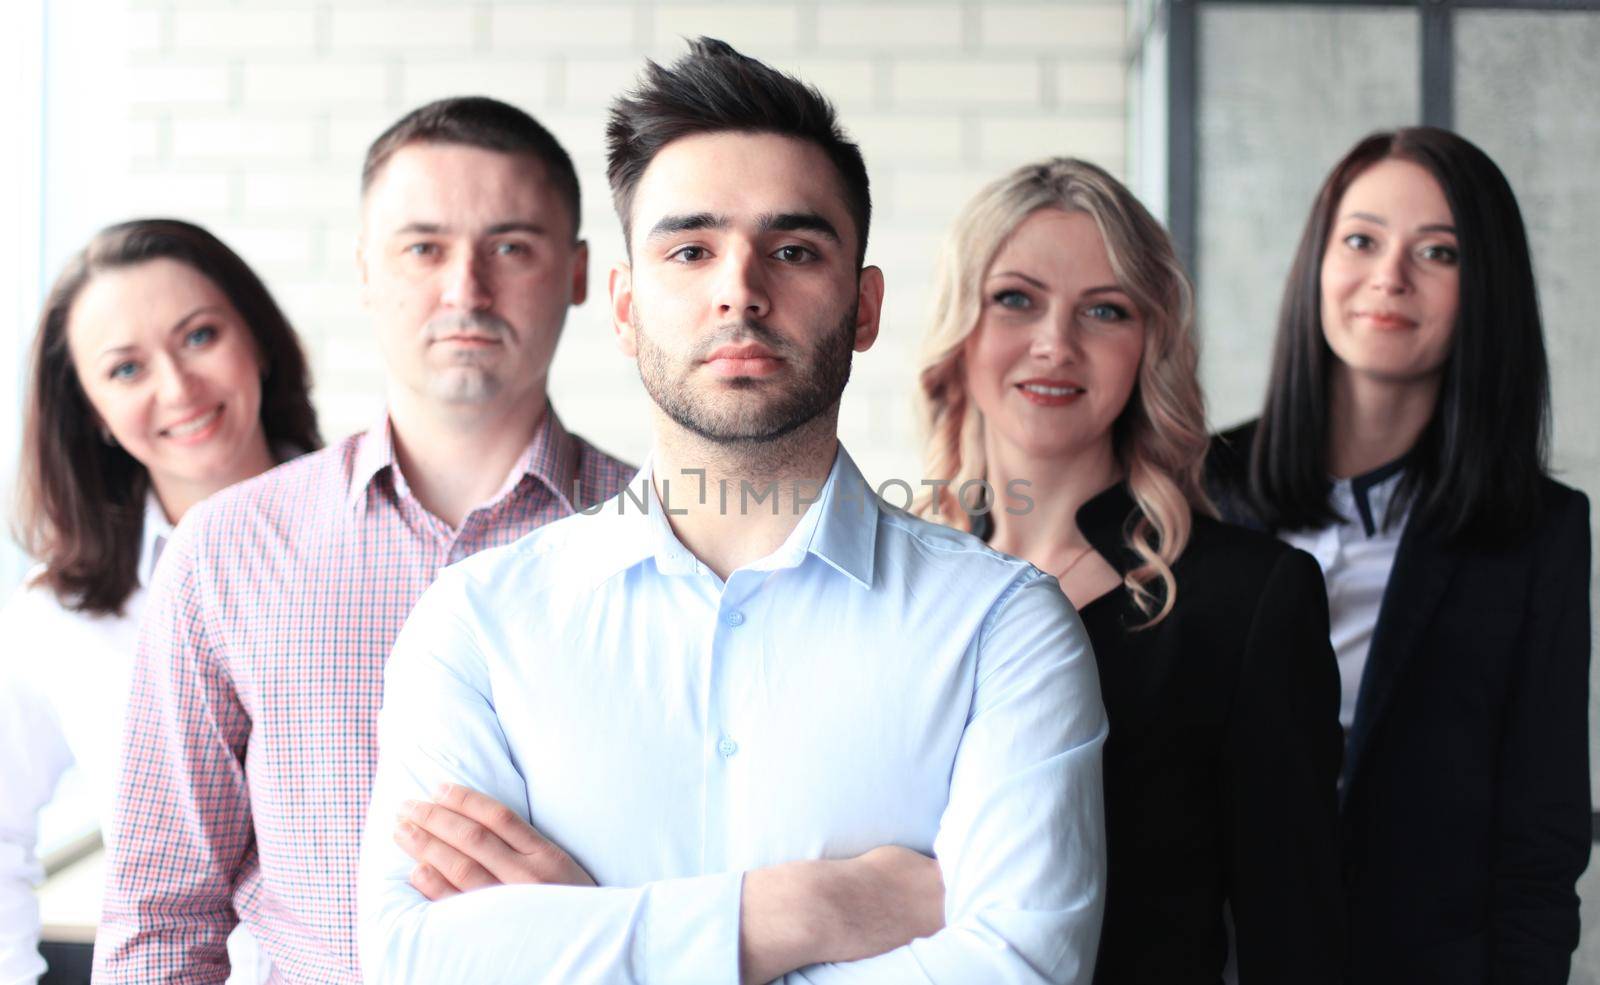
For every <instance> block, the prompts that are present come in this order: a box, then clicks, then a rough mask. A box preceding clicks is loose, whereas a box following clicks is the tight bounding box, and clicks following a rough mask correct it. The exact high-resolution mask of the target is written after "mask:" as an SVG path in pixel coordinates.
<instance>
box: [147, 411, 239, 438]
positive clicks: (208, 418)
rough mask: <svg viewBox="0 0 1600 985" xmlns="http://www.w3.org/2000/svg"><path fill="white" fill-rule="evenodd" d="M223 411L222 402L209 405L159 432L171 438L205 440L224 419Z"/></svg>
mask: <svg viewBox="0 0 1600 985" xmlns="http://www.w3.org/2000/svg"><path fill="white" fill-rule="evenodd" d="M222 411H223V406H222V405H221V404H218V405H216V406H215V407H209V408H207V409H205V410H202V411H198V412H196V413H194V414H191V415H189V416H188V417H185V418H184V419H182V420H181V421H178V422H177V423H175V424H169V425H167V426H166V427H164V428H162V429H161V430H160V432H159V433H160V435H161V436H162V437H164V438H171V439H173V440H175V441H184V442H187V441H194V440H203V439H204V438H206V437H209V436H210V434H211V432H213V431H214V430H215V429H216V426H217V424H218V423H219V422H220V421H221V420H222Z"/></svg>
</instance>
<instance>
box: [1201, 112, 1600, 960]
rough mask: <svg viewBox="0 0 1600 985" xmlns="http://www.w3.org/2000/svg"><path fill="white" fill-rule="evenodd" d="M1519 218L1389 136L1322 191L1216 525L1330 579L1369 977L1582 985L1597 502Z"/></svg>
mask: <svg viewBox="0 0 1600 985" xmlns="http://www.w3.org/2000/svg"><path fill="white" fill-rule="evenodd" d="M1549 389H1550V387H1549V372H1548V369H1547V366H1546V361H1545V349H1544V334H1543V330H1542V327H1541V323H1540V318H1539V302H1538V295H1537V291H1536V289H1535V286H1534V277H1533V265H1532V262H1531V259H1530V256H1529V250H1528V240H1527V234H1526V232H1525V230H1524V228H1523V222H1522V215H1521V213H1520V211H1519V210H1518V208H1517V201H1516V197H1515V196H1514V195H1513V194H1512V191H1511V187H1510V185H1509V184H1508V183H1507V182H1506V179H1505V176H1504V175H1502V174H1501V172H1500V169H1499V168H1497V167H1496V166H1495V164H1494V162H1493V161H1491V160H1490V159H1489V157H1488V156H1487V155H1485V154H1484V153H1483V151H1481V150H1479V149H1478V148H1477V147H1475V146H1474V145H1473V144H1471V143H1470V142H1468V141H1467V140H1465V139H1463V138H1462V137H1460V136H1457V135H1456V134H1454V133H1451V132H1449V131H1447V130H1440V129H1435V128H1430V127H1417V128H1411V129H1403V130H1397V131H1394V132H1390V133H1377V134H1373V135H1372V136H1369V137H1367V138H1366V139H1364V140H1362V141H1361V142H1359V143H1358V144H1356V146H1355V147H1354V148H1353V149H1352V150H1351V151H1350V152H1349V153H1348V154H1346V155H1345V157H1344V159H1343V160H1341V161H1340V162H1339V163H1338V164H1337V165H1335V166H1334V169H1333V171H1332V173H1331V174H1329V176H1328V178H1327V180H1326V181H1325V182H1323V185H1322V189H1321V190H1320V191H1319V192H1318V193H1317V198H1316V201H1315V203H1314V204H1313V205H1312V209H1311V216H1310V219H1309V220H1308V222H1307V223H1306V227H1305V232H1304V234H1303V235H1302V237H1301V240H1300V247H1299V251H1298V253H1297V254H1296V257H1295V262H1294V266H1293V269H1292V271H1291V273H1290V275H1289V284H1288V288H1287V290H1286V292H1285V294H1284V300H1283V307H1282V311H1281V314H1280V316H1279V323H1278V337H1277V345H1276V350H1275V353H1274V357H1273V367H1272V377H1271V383H1270V385H1269V389H1268V393H1267V399H1266V406H1265V409H1264V410H1263V412H1262V415H1261V418H1260V420H1259V421H1255V422H1252V423H1250V424H1247V425H1245V426H1243V427H1240V428H1238V429H1236V430H1234V431H1231V432H1229V433H1227V434H1224V435H1222V436H1220V437H1219V438H1218V439H1216V441H1215V442H1214V444H1213V449H1212V454H1211V459H1210V463H1209V464H1210V478H1211V481H1212V490H1213V493H1214V495H1215V497H1216V499H1217V501H1218V502H1219V504H1221V506H1222V509H1223V513H1224V515H1226V516H1228V517H1230V518H1232V519H1235V520H1237V521H1239V522H1245V523H1251V524H1254V525H1257V526H1260V527H1263V528H1266V529H1269V530H1272V531H1274V532H1276V533H1277V534H1278V536H1279V537H1280V538H1282V539H1283V540H1286V541H1288V542H1289V543H1291V544H1295V545H1296V546H1299V547H1302V548H1304V549H1305V550H1307V551H1308V552H1310V553H1311V554H1313V555H1314V556H1315V557H1316V558H1317V559H1318V561H1319V562H1321V565H1322V568H1323V571H1324V574H1325V577H1326V579H1327V584H1328V599H1329V604H1330V608H1331V614H1332V631H1333V637H1332V638H1333V645H1334V649H1335V651H1336V653H1337V654H1338V659H1339V668H1340V675H1341V679H1342V685H1343V700H1342V708H1341V720H1342V722H1343V724H1344V726H1345V729H1346V745H1345V756H1344V768H1343V776H1342V780H1341V794H1340V801H1341V834H1342V839H1341V843H1342V854H1343V867H1344V872H1345V881H1346V893H1347V899H1348V913H1349V926H1350V949H1351V963H1352V967H1351V972H1352V980H1353V981H1357V982H1363V983H1377V985H1382V983H1389V982H1394V983H1401V982H1404V983H1414V982H1451V983H1461V985H1467V983H1475V982H1529V983H1533V982H1540V983H1544V982H1548V983H1556V982H1565V981H1566V980H1567V974H1568V964H1569V961H1570V958H1571V953H1572V950H1573V948H1574V947H1575V946H1576V945H1577V943H1578V897H1577V895H1576V893H1575V892H1574V888H1573V887H1574V883H1575V882H1576V880H1577V878H1578V875H1579V874H1580V873H1581V872H1582V871H1583V868H1584V866H1585V864H1586V863H1587V861H1588V857H1589V838H1590V814H1589V760H1588V749H1589V747H1588V716H1587V711H1588V694H1589V650H1590V625H1589V571H1590V568H1589V544H1590V541H1589V521H1588V511H1589V506H1588V500H1587V499H1586V498H1585V497H1584V495H1583V494H1582V493H1580V492H1577V491H1575V490H1573V489H1569V488H1567V487H1566V486H1564V485H1561V484H1560V483H1558V482H1556V481H1554V480H1553V479H1551V478H1550V477H1549V466H1548V458H1547V451H1546V448H1547V435H1548V432H1549V413H1550V401H1549Z"/></svg>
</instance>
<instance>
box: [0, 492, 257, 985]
mask: <svg viewBox="0 0 1600 985" xmlns="http://www.w3.org/2000/svg"><path fill="white" fill-rule="evenodd" d="M171 533H172V524H171V523H169V522H168V520H167V517H166V514H165V513H164V512H163V511H162V509H161V505H160V503H159V502H157V500H156V497H155V495H154V494H153V493H152V494H151V495H150V496H149V497H148V498H147V499H146V501H145V512H144V528H143V533H142V537H141V543H140V549H139V566H138V586H137V587H136V588H135V589H134V591H133V594H131V595H130V596H128V601H127V603H126V604H125V605H124V607H123V614H122V615H121V616H114V615H113V616H108V615H92V614H89V613H84V612H74V611H72V610H71V609H68V608H66V607H65V606H63V605H62V604H61V601H60V600H59V599H58V598H56V595H55V593H54V592H52V591H50V589H48V588H46V587H44V586H43V585H41V584H38V576H39V574H40V573H41V572H42V571H43V569H42V568H38V569H35V570H34V571H32V572H30V573H29V575H28V578H27V579H26V580H25V581H24V582H23V585H22V587H21V588H19V589H18V590H17V592H16V594H15V595H13V596H12V597H11V600H10V601H9V602H8V603H7V604H6V606H5V608H3V609H0V985H13V983H19V982H28V983H31V982H33V981H34V980H35V978H36V977H37V976H39V975H41V974H43V973H44V970H45V965H44V960H43V958H41V957H40V956H39V952H38V944H39V929H40V927H39V906H38V902H37V900H36V899H35V897H34V894H33V890H34V887H36V886H38V885H39V884H40V883H41V882H42V881H43V879H44V868H43V865H42V864H41V862H40V860H39V857H38V854H37V852H38V842H39V814H40V811H41V810H42V809H43V808H44V807H45V806H46V805H47V804H49V803H50V801H51V799H52V798H53V797H54V796H55V794H56V792H57V787H58V784H59V783H60V782H61V780H62V778H63V775H64V774H68V773H69V770H72V771H73V772H75V773H76V774H78V775H77V777H75V779H76V780H77V781H78V783H77V786H78V787H81V788H82V789H83V790H85V791H86V792H87V795H88V799H89V800H90V807H91V808H92V809H93V811H94V812H95V813H96V814H97V815H98V820H99V824H100V832H101V838H102V840H103V841H104V842H105V843H106V844H107V845H108V846H109V845H110V843H111V841H112V840H113V839H114V838H115V832H114V831H112V830H111V828H110V820H111V816H112V814H111V805H112V802H113V800H114V798H115V796H116V790H117V768H118V763H119V760H120V756H121V748H122V723H123V712H124V709H125V707H126V702H127V697H128V687H129V682H130V678H131V676H132V670H133V655H134V645H135V642H136V638H137V632H138V626H139V617H140V615H141V614H142V613H143V611H144V604H145V586H147V585H148V584H149V583H150V577H151V575H152V574H153V573H154V571H155V567H156V562H157V561H158V560H159V558H160V556H161V549H162V548H163V547H164V546H165V545H166V542H167V539H168V537H170V535H171ZM235 938H237V939H230V941H229V951H230V956H231V957H232V958H233V959H234V968H235V974H234V977H233V978H232V979H230V981H232V982H236V983H237V982H241V981H244V982H253V981H256V980H257V979H258V975H259V972H258V969H257V968H256V964H257V961H258V956H257V949H256V947H255V945H254V941H252V940H250V939H249V938H248V937H243V938H240V937H239V935H238V934H235Z"/></svg>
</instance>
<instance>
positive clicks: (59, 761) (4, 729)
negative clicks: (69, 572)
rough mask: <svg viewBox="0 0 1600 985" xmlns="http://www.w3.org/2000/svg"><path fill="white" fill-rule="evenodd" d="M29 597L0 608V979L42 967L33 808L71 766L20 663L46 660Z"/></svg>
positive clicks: (12, 979)
mask: <svg viewBox="0 0 1600 985" xmlns="http://www.w3.org/2000/svg"><path fill="white" fill-rule="evenodd" d="M27 595H28V589H26V588H24V589H20V590H19V591H18V592H17V595H16V597H14V598H13V599H12V601H11V603H10V604H8V605H7V606H6V608H5V609H4V610H3V611H0V639H5V640H8V641H10V642H11V643H12V644H15V645H14V646H8V647H7V648H6V649H7V651H8V652H7V653H6V655H5V656H4V657H3V658H0V985H16V983H21V982H29V983H31V982H33V981H34V980H35V979H36V978H37V977H38V976H39V975H41V974H43V973H44V970H45V964H44V959H43V958H42V957H40V956H39V950H38V948H39V903H38V900H37V899H35V897H34V888H35V887H36V886H38V885H39V884H40V883H41V882H42V881H43V880H44V868H43V866H42V865H41V864H40V863H39V857H38V854H37V851H38V840H39V810H40V808H42V807H44V805H45V804H47V803H49V801H50V797H51V795H52V794H53V793H54V791H55V788H56V782H57V781H58V780H59V779H60V778H61V774H62V773H64V772H65V771H66V769H67V767H68V766H70V765H71V764H72V752H71V750H70V749H69V748H68V746H67V740H66V737H65V735H64V734H63V733H62V730H61V723H60V720H59V719H58V718H57V716H56V713H55V710H54V708H53V707H52V706H51V704H50V702H49V700H48V699H47V697H46V696H45V694H44V693H43V691H41V690H40V689H39V687H38V686H37V684H36V682H35V681H34V679H33V675H31V674H29V673H28V668H27V667H26V666H25V665H23V663H22V661H25V660H44V659H49V657H48V655H47V654H48V651H47V648H46V647H45V646H44V641H43V640H42V639H39V638H37V637H38V634H37V633H31V632H29V628H28V626H27V622H28V621H29V617H28V610H29V609H30V608H31V606H30V603H31V602H33V601H34V600H32V599H29V598H28V597H27ZM30 641H31V642H30Z"/></svg>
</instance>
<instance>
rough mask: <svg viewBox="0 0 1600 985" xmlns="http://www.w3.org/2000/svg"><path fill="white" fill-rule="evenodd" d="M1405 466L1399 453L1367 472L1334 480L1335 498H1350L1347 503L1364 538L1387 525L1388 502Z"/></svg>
mask: <svg viewBox="0 0 1600 985" xmlns="http://www.w3.org/2000/svg"><path fill="white" fill-rule="evenodd" d="M1405 467H1406V456H1404V455H1402V456H1401V457H1399V458H1397V459H1395V460H1394V461H1392V462H1390V463H1388V464H1387V465H1380V466H1378V467H1377V468H1375V469H1373V470H1372V471H1370V472H1363V473H1361V474H1360V475H1357V476H1352V477H1350V478H1349V479H1338V480H1335V481H1334V483H1333V495H1334V499H1335V500H1345V499H1348V500H1349V504H1350V505H1353V506H1354V507H1355V509H1356V516H1357V519H1359V520H1360V522H1361V530H1362V532H1363V533H1364V534H1366V536H1367V537H1369V538H1370V537H1374V536H1376V535H1377V534H1378V532H1379V531H1380V530H1383V529H1387V528H1388V527H1389V526H1390V524H1389V520H1390V519H1391V517H1390V516H1389V504H1390V502H1391V501H1392V500H1393V499H1394V494H1395V490H1396V489H1398V488H1399V486H1400V476H1401V475H1402V474H1403V473H1404V472H1405ZM1341 505H1342V504H1341Z"/></svg>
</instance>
